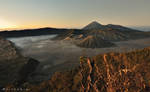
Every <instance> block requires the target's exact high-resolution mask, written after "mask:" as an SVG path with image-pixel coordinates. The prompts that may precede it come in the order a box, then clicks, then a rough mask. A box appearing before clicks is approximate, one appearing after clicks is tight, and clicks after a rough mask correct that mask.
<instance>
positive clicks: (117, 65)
mask: <svg viewBox="0 0 150 92" xmlns="http://www.w3.org/2000/svg"><path fill="white" fill-rule="evenodd" d="M149 76H150V48H145V49H143V50H137V51H132V52H129V53H106V54H101V55H98V56H95V57H93V58H88V57H81V58H80V67H77V68H75V69H74V70H71V71H68V72H67V71H66V72H56V73H55V74H54V75H53V76H52V77H51V79H50V80H49V81H45V82H43V83H41V84H40V85H36V86H33V85H28V86H27V88H29V89H30V91H27V92H149V91H150V77H149Z"/></svg>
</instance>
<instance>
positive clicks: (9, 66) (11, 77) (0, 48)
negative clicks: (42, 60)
mask: <svg viewBox="0 0 150 92" xmlns="http://www.w3.org/2000/svg"><path fill="white" fill-rule="evenodd" d="M28 63H29V64H30V63H32V66H29V64H28ZM35 63H36V64H35ZM38 63H39V62H38V61H36V60H34V59H31V58H27V57H23V56H22V55H21V54H20V53H19V51H18V50H17V48H16V47H15V45H14V44H13V43H12V42H10V41H8V40H6V39H4V38H2V37H0V90H1V87H2V86H5V85H7V84H9V83H13V82H18V81H19V82H22V81H26V79H27V78H28V76H29V74H31V73H32V72H33V71H34V70H35V69H34V68H36V66H37V65H38ZM34 65H35V66H34ZM23 67H28V69H29V70H27V69H23ZM31 67H32V70H30V68H31ZM20 71H21V72H22V73H19V72H20ZM29 71H30V72H29Z"/></svg>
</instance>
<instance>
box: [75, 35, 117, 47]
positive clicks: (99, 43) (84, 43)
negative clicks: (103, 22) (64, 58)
mask: <svg viewBox="0 0 150 92" xmlns="http://www.w3.org/2000/svg"><path fill="white" fill-rule="evenodd" d="M77 46H79V47H84V48H103V47H111V46H114V44H113V43H111V42H109V41H106V40H103V39H102V38H101V37H100V36H97V35H92V36H87V37H86V38H85V39H83V40H81V41H80V42H79V43H78V44H77Z"/></svg>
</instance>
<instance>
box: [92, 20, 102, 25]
mask: <svg viewBox="0 0 150 92" xmlns="http://www.w3.org/2000/svg"><path fill="white" fill-rule="evenodd" d="M90 24H96V25H101V24H100V23H99V22H97V21H93V22H91V23H90Z"/></svg>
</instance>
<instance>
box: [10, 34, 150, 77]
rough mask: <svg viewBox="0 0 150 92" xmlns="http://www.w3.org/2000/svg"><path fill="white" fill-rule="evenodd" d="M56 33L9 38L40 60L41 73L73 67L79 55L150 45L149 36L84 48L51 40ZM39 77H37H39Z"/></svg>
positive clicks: (28, 54) (29, 54)
mask: <svg viewBox="0 0 150 92" xmlns="http://www.w3.org/2000/svg"><path fill="white" fill-rule="evenodd" d="M55 36H56V35H46V36H33V37H21V38H9V39H8V40H10V41H12V42H14V43H15V44H16V46H18V47H19V48H21V52H22V54H23V55H24V56H28V57H32V58H35V59H37V60H38V61H40V62H41V64H40V67H41V69H42V73H43V74H44V73H45V75H46V74H51V73H53V72H55V71H61V70H65V69H70V68H73V67H74V66H76V65H78V64H79V57H80V56H95V55H98V54H100V53H106V52H112V51H115V52H122V51H123V52H124V51H130V50H133V49H139V48H144V47H148V46H150V38H146V39H139V40H130V41H123V42H115V43H116V44H117V47H111V48H97V49H86V48H80V47H77V46H75V45H73V44H71V43H70V42H68V41H52V40H51V38H53V37H55ZM41 77H42V76H41ZM41 77H39V78H40V79H41ZM46 78H47V77H46Z"/></svg>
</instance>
